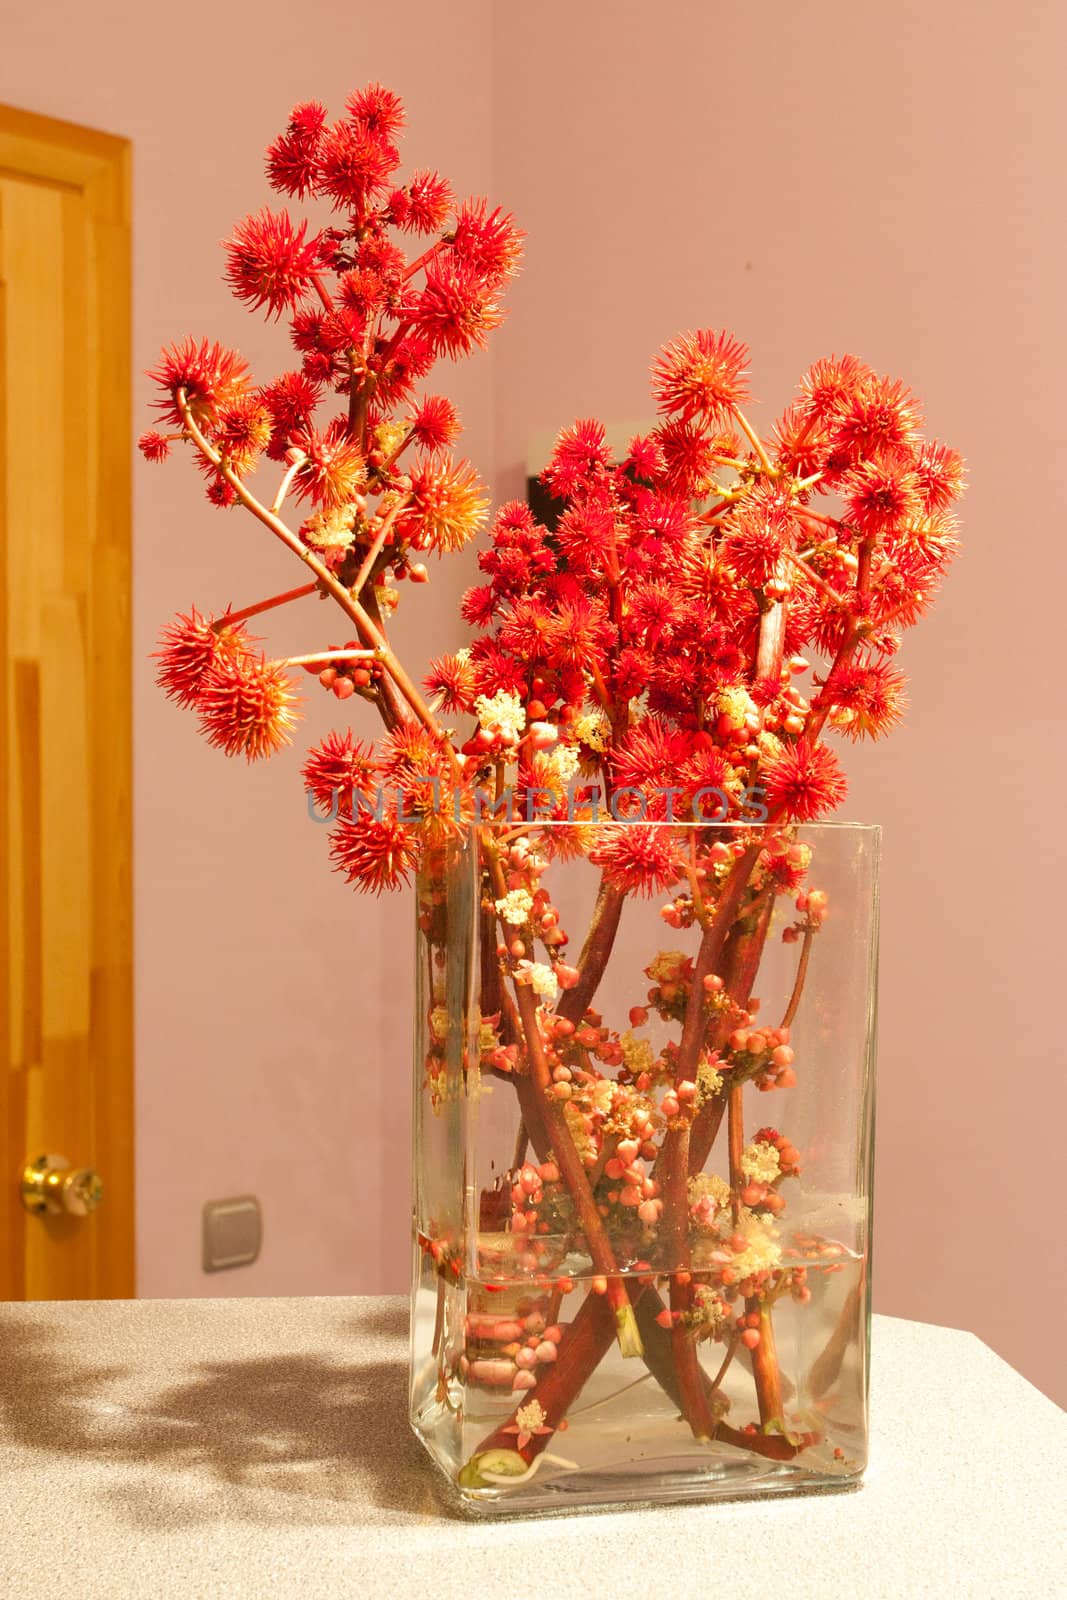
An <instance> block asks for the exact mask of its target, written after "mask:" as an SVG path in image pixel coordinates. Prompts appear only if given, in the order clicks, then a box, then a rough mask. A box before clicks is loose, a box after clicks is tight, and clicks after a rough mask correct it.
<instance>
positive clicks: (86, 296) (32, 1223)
mask: <svg viewBox="0 0 1067 1600" xmlns="http://www.w3.org/2000/svg"><path fill="white" fill-rule="evenodd" d="M0 583H2V589H3V594H2V601H0V665H2V671H3V682H2V697H0V705H2V713H3V729H2V734H0V909H2V916H0V957H2V966H0V1039H2V1040H3V1042H4V1047H5V1060H4V1062H3V1063H2V1065H3V1068H4V1070H3V1072H2V1073H0V1161H2V1162H3V1170H2V1172H0V1299H77V1298H110V1297H113V1296H124V1295H130V1294H132V1293H133V1149H132V1146H133V1138H132V1123H133V1045H132V982H131V970H132V969H131V954H132V950H131V946H132V928H131V881H130V880H131V823H130V236H129V145H128V143H127V141H125V140H123V139H117V138H113V137H112V136H110V135H108V134H101V133H95V132H93V131H91V130H89V129H87V128H79V127H75V126H73V125H71V124H68V123H62V122H55V121H52V120H51V119H50V118H45V117H37V116H31V115H29V114H27V113H25V112H20V111H13V110H8V109H6V108H3V107H0ZM45 1152H51V1153H57V1154H60V1155H64V1156H66V1157H68V1158H69V1160H70V1161H71V1163H72V1164H73V1165H75V1166H87V1167H92V1168H94V1169H95V1170H96V1171H97V1172H99V1174H100V1176H101V1178H102V1180H103V1183H104V1198H103V1201H102V1203H101V1205H100V1206H99V1208H98V1209H97V1210H96V1211H94V1212H93V1213H92V1215H90V1216H85V1217H75V1216H72V1215H68V1214H67V1213H66V1212H65V1211H64V1212H62V1213H61V1214H58V1215H54V1216H53V1215H50V1216H47V1217H40V1216H32V1215H30V1214H28V1213H27V1211H26V1210H25V1209H24V1208H23V1206H22V1204H21V1199H20V1177H21V1172H22V1167H23V1164H24V1162H25V1160H26V1159H27V1158H29V1159H31V1160H32V1159H34V1158H35V1157H37V1156H38V1155H41V1154H43V1153H45Z"/></svg>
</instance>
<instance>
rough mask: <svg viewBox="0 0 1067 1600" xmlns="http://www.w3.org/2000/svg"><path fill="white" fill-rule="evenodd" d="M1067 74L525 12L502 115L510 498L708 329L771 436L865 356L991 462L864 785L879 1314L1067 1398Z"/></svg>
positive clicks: (601, 8) (1034, 43)
mask: <svg viewBox="0 0 1067 1600" xmlns="http://www.w3.org/2000/svg"><path fill="white" fill-rule="evenodd" d="M771 19H773V30H772V29H771V27H770V21H771ZM1065 50H1067V13H1065V12H1064V10H1063V8H1062V6H1054V5H1052V4H1037V5H1031V6H1027V7H1025V8H1024V10H1023V11H1022V12H1020V10H1019V9H1018V8H1017V7H1013V6H1010V5H1008V4H1006V3H1003V0H978V3H976V4H974V5H971V6H968V7H966V8H962V9H961V8H960V7H957V6H944V5H943V6H937V5H930V4H929V3H925V0H900V3H899V4H897V5H894V6H893V7H891V8H886V7H879V6H856V5H855V4H848V3H847V0H809V3H808V4H806V5H803V6H773V7H769V8H768V7H764V8H762V9H759V10H756V9H753V8H751V7H733V8H726V7H724V6H718V5H715V6H713V5H707V4H673V5H665V6H664V5H661V6H653V7H650V6H647V5H644V4H640V5H639V4H635V3H631V0H623V3H614V4H612V5H610V6H609V5H605V4H594V5H591V6H583V7H579V6H574V5H573V4H564V3H562V0H543V3H542V4H541V5H540V6H539V7H537V9H536V11H531V10H530V9H528V8H523V9H518V8H513V7H500V8H499V9H498V12H497V17H496V40H495V62H496V100H495V115H494V135H495V140H494V143H495V151H494V162H495V181H496V187H497V189H498V190H499V192H500V193H501V194H502V195H504V196H506V198H507V201H508V204H509V205H512V206H514V208H515V209H516V211H517V212H518V214H519V215H520V216H521V218H522V220H523V223H524V225H525V226H526V227H527V228H528V229H529V232H530V235H531V237H530V241H529V250H528V257H527V271H526V274H525V276H524V277H523V279H522V280H520V282H519V284H518V286H517V288H516V291H515V296H514V302H513V306H514V310H513V315H512V319H511V321H510V323H509V324H508V326H507V327H506V328H505V329H504V330H503V331H502V333H501V335H500V337H499V342H498V345H497V353H496V365H495V370H494V380H495V388H496V460H497V464H498V468H499V469H500V473H501V480H502V487H503V488H506V489H508V490H515V489H516V488H517V487H518V484H519V481H520V476H521V473H520V464H521V463H522V461H523V460H524V457H525V453H526V446H527V442H528V440H529V438H530V436H531V435H532V434H534V433H537V432H540V431H542V430H544V429H546V428H550V427H555V426H558V425H559V424H560V423H561V422H564V421H568V420H570V419H571V418H572V417H573V416H576V415H580V416H586V415H590V414H593V415H601V416H604V417H605V418H606V419H611V418H618V419H620V420H623V421H628V420H630V419H632V418H640V417H642V416H644V415H647V413H648V402H647V388H646V369H647V361H648V358H649V357H650V356H651V354H652V353H653V351H654V350H655V349H656V347H657V345H658V344H659V343H660V342H661V341H662V340H663V339H665V338H666V337H668V336H669V335H671V334H672V333H674V332H676V331H679V330H682V329H684V328H687V327H700V326H708V325H710V326H713V327H723V326H725V327H728V328H731V329H734V330H735V331H736V332H737V333H739V334H740V335H741V336H742V337H744V338H746V339H748V340H749V341H750V342H751V344H752V348H753V355H754V369H755V374H756V384H755V389H756V393H757V394H758V395H760V396H761V397H762V398H764V399H765V401H766V405H765V406H764V407H763V408H761V410H760V415H761V416H762V417H763V418H764V419H765V420H767V421H770V420H771V419H772V418H773V416H774V415H775V411H776V409H777V408H779V407H780V406H781V404H782V403H783V402H784V400H785V398H786V397H787V395H788V394H789V393H790V391H791V387H792V385H793V384H795V382H796V380H797V378H798V377H799V375H800V373H801V372H802V371H803V370H804V368H805V367H806V366H807V364H808V363H809V362H810V361H811V360H812V359H813V358H814V357H816V356H819V355H823V354H828V353H829V352H830V351H833V350H837V351H841V350H856V351H858V352H859V353H860V354H862V355H864V356H866V357H867V358H868V359H869V360H871V361H873V362H876V363H879V364H880V365H882V366H883V368H885V369H887V370H890V371H893V372H898V371H899V372H900V373H901V374H902V375H904V376H905V377H906V378H907V379H908V380H909V381H910V382H911V383H913V384H914V385H915V386H916V387H917V389H918V390H919V392H920V393H921V394H922V395H923V396H924V397H925V399H926V401H927V403H928V412H929V416H930V417H931V418H932V419H933V422H934V425H935V426H936V429H937V430H938V432H939V433H941V435H942V436H943V437H945V438H947V439H948V440H950V441H952V442H953V443H955V444H957V445H958V446H960V447H961V448H962V449H964V450H965V452H966V453H967V455H968V457H969V460H970V465H971V491H970V494H969V497H968V499H967V501H966V502H965V506H964V510H965V515H966V524H967V526H966V533H967V552H966V557H965V559H964V560H963V561H961V563H960V565H959V567H958V569H957V570H956V571H955V572H954V573H953V574H952V576H951V579H950V582H949V585H948V587H947V589H946V592H945V594H944V597H943V599H942V601H941V603H940V604H939V606H938V608H937V610H936V612H935V613H934V615H933V616H932V617H930V618H929V619H928V620H927V622H926V623H925V624H924V625H923V626H921V627H920V628H919V629H918V630H917V632H916V633H915V634H914V635H913V636H912V638H911V639H910V640H909V642H908V645H907V647H906V658H905V665H906V666H907V668H908V669H909V670H910V671H911V673H912V675H913V680H914V681H913V704H914V707H915V709H914V710H913V712H912V714H911V717H910V721H909V725H908V727H907V728H906V729H905V730H904V731H903V732H901V733H898V734H897V735H895V736H894V738H893V740H892V742H891V743H889V744H888V745H886V746H884V747H882V748H875V749H873V750H861V751H859V752H856V753H855V758H854V759H850V762H849V766H850V771H851V772H852V776H853V789H852V798H851V802H850V805H849V811H850V813H851V815H853V816H854V817H856V818H860V819H864V820H871V821H880V822H882V823H883V824H884V827H885V861H884V879H883V881H884V925H883V926H884V938H883V962H882V1009H881V1072H880V1102H879V1126H878V1136H879V1155H878V1183H879V1188H878V1204H877V1209H878V1243H877V1269H876V1270H877V1294H876V1304H877V1305H878V1307H879V1308H880V1309H881V1310H883V1311H889V1312H894V1313H896V1314H898V1315H901V1316H908V1317H916V1318H921V1319H925V1320H928V1321H936V1322H946V1323H950V1324H952V1325H954V1326H957V1327H965V1328H970V1329H973V1330H974V1331H975V1332H977V1333H979V1334H980V1335H981V1336H982V1337H983V1338H985V1339H986V1340H988V1341H989V1343H991V1344H992V1345H993V1346H994V1347H995V1348H996V1349H997V1350H999V1351H1000V1352H1001V1353H1002V1354H1003V1355H1004V1356H1005V1357H1007V1359H1008V1360H1010V1361H1011V1362H1013V1363H1014V1364H1015V1365H1017V1366H1018V1367H1020V1368H1021V1370H1022V1371H1023V1372H1025V1373H1026V1374H1027V1375H1028V1376H1030V1377H1031V1378H1032V1379H1033V1380H1034V1381H1035V1382H1036V1383H1039V1384H1042V1385H1043V1386H1045V1387H1046V1388H1048V1389H1050V1390H1052V1389H1054V1388H1056V1387H1057V1385H1058V1386H1059V1390H1060V1393H1061V1395H1062V1394H1063V1392H1064V1391H1063V1382H1064V1372H1063V1361H1062V1348H1063V1339H1062V1331H1061V1330H1062V1321H1063V1314H1064V1312H1065V1311H1067V1298H1065V1296H1064V1293H1063V1278H1062V1274H1060V1275H1059V1281H1058V1285H1057V1284H1055V1283H1053V1282H1050V1279H1055V1278H1056V1276H1057V1273H1056V1265H1055V1264H1056V1262H1057V1261H1059V1262H1062V1260H1063V1251H1062V1245H1061V1240H1062V1223H1061V1220H1060V1215H1059V1212H1060V1198H1061V1187H1062V1171H1061V1169H1062V1165H1063V1163H1062V1161H1061V1159H1060V1156H1059V1151H1058V1139H1059V1131H1058V1130H1059V1128H1060V1127H1062V1118H1063V1113H1064V1110H1065V1105H1064V1097H1063V1088H1062V1085H1063V1079H1062V1076H1061V1072H1062V1065H1063V1049H1062V1045H1061V1044H1060V1043H1059V1040H1058V1026H1059V1024H1058V1022H1057V1021H1055V1020H1052V1021H1050V1018H1049V1011H1050V1010H1052V1011H1053V1016H1055V1011H1054V1007H1055V996H1056V995H1057V993H1059V992H1060V990H1061V988H1062V978H1061V965H1062V961H1061V951H1060V947H1061V943H1062V932H1061V928H1060V922H1059V907H1060V902H1061V900H1062V895H1061V894H1060V893H1059V887H1060V883H1061V881H1062V874H1063V871H1064V866H1065V859H1064V831H1063V829H1062V827H1061V826H1060V825H1059V812H1060V809H1061V806H1060V801H1061V798H1062V796H1061V790H1062V785H1063V779H1064V747H1063V739H1062V707H1061V701H1060V695H1061V690H1060V682H1061V677H1062V668H1061V652H1062V626H1061V625H1059V624H1058V623H1057V622H1055V621H1054V620H1053V619H1049V621H1048V622H1046V620H1045V616H1044V614H1043V608H1044V603H1045V600H1046V597H1051V596H1052V595H1054V594H1056V593H1058V592H1060V591H1061V590H1062V588H1063V585H1064V581H1065V578H1067V560H1065V554H1064V552H1065V544H1064V536H1063V527H1062V525H1063V520H1064V516H1063V499H1064V496H1063V488H1062V483H1061V481H1060V477H1059V473H1058V471H1057V467H1056V465H1054V463H1057V462H1058V458H1059V456H1060V455H1061V454H1062V449H1063V442H1062V424H1061V417H1060V410H1061V408H1060V406H1059V405H1058V403H1056V402H1055V401H1054V400H1053V397H1054V396H1056V395H1058V393H1059V391H1060V390H1061V388H1062V384H1063V374H1064V372H1065V370H1067V337H1065V332H1067V320H1065V317H1064V311H1063V284H1064V282H1065V281H1067V230H1065V229H1064V227H1063V224H1062V221H1061V219H1060V217H1059V213H1058V210H1057V209H1056V205H1055V201H1054V199H1053V197H1054V196H1057V195H1059V194H1060V192H1061V191H1062V158H1063V150H1064V146H1065V138H1067V109H1065V106H1067V102H1065V101H1064V97H1063V92H1062V88H1063V85H1062V63H1063V59H1064V53H1065ZM1009 630H1010V631H1009ZM851 754H852V753H851V752H850V755H851ZM1050 815H1051V817H1052V818H1054V819H1055V821H1054V824H1053V826H1051V827H1050V826H1049V824H1048V821H1047V820H1046V819H1047V818H1049V816H1050ZM1057 1109H1058V1113H1059V1120H1057ZM1039 1308H1040V1309H1039ZM1050 1330H1051V1331H1050ZM1065 1397H1067V1396H1065Z"/></svg>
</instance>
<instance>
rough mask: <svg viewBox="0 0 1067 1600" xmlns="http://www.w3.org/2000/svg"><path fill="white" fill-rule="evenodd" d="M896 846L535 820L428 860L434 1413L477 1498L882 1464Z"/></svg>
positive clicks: (422, 1345)
mask: <svg viewBox="0 0 1067 1600" xmlns="http://www.w3.org/2000/svg"><path fill="white" fill-rule="evenodd" d="M637 828H640V830H641V832H640V833H639V834H638V833H635V832H633V831H630V832H628V833H627V834H626V838H625V841H624V844H623V845H621V846H620V845H619V840H620V839H621V838H622V833H621V831H620V830H627V829H629V830H634V829H637ZM878 850H879V830H878V829H877V828H874V827H867V826H858V825H850V824H818V825H810V826H791V827H789V828H783V827H781V826H772V825H765V826H762V827H756V826H726V825H717V826H706V825H696V824H673V823H641V824H637V823H634V824H627V823H618V824H612V825H610V826H608V827H606V828H603V827H602V828H599V829H596V830H591V829H590V827H589V826H588V825H586V824H583V823H574V824H571V823H553V824H548V825H546V824H541V823H527V822H525V821H522V820H518V821H516V820H514V819H513V820H512V821H511V822H510V823H507V824H505V823H502V822H499V821H494V822H492V823H486V824H485V825H478V826H471V827H469V828H466V829H464V830H462V831H457V832H456V833H455V834H454V836H453V837H451V838H447V839H445V840H444V841H440V840H439V841H438V842H437V843H435V844H434V845H433V846H432V847H430V848H427V849H426V850H425V851H424V854H423V861H422V866H421V869H420V877H419V882H418V891H417V917H418V930H417V969H418V1000H417V1022H416V1049H415V1106H416V1115H415V1205H414V1211H415V1244H414V1286H413V1299H412V1322H411V1422H412V1426H413V1428H414V1430H415V1432H416V1434H417V1435H418V1437H419V1438H420V1439H421V1440H422V1441H423V1443H424V1445H425V1446H426V1448H427V1449H428V1451H429V1452H430V1454H431V1456H432V1457H433V1459H434V1461H435V1462H436V1463H437V1464H438V1466H439V1467H440V1468H441V1469H442V1470H443V1471H444V1472H445V1474H446V1475H447V1476H448V1478H449V1480H450V1481H451V1483H452V1484H453V1486H454V1490H455V1493H456V1495H457V1496H458V1497H459V1500H460V1501H461V1503H462V1504H463V1506H464V1507H465V1508H467V1509H468V1510H470V1511H472V1512H475V1513H485V1514H498V1515H499V1514H508V1513H524V1514H525V1513H530V1512H544V1511H550V1510H565V1509H570V1508H574V1507H579V1506H595V1505H601V1506H603V1505H610V1504H613V1503H631V1504H632V1503H634V1502H649V1501H660V1500H698V1499H699V1500H703V1499H712V1498H714V1497H716V1496H730V1497H737V1496H738V1495H764V1494H780V1493H788V1492H790V1491H795V1490H805V1491H809V1492H810V1491H811V1490H813V1489H835V1488H841V1487H845V1486H847V1485H849V1484H851V1483H854V1482H855V1480H856V1479H857V1478H858V1477H859V1475H860V1474H861V1473H862V1471H863V1469H864V1465H865V1463H866V1458H867V1386H868V1331H869V1303H870V1302H869V1292H870V1220H871V1217H870V1206H871V1167H872V1127H873V1122H872V1113H873V1071H874V1024H875V981H876V956H877V892H876V891H877V868H878ZM627 861H628V862H630V863H631V865H632V863H633V862H634V861H638V862H647V863H648V866H647V870H643V871H636V870H633V871H631V873H630V876H629V877H627V876H626V873H625V872H624V871H623V866H622V865H620V863H625V862H627ZM665 863H666V865H665ZM648 891H651V892H648Z"/></svg>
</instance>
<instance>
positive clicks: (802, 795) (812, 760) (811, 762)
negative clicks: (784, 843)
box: [761, 739, 848, 822]
mask: <svg viewBox="0 0 1067 1600" xmlns="http://www.w3.org/2000/svg"><path fill="white" fill-rule="evenodd" d="M761 782H762V787H763V789H764V792H765V794H766V798H767V806H768V808H769V810H770V813H771V816H772V817H785V818H787V819H788V820H789V821H790V822H813V821H814V820H815V818H816V817H819V816H822V814H823V813H824V812H825V811H832V810H833V809H834V807H835V806H839V805H840V804H841V802H842V801H843V800H844V798H845V796H846V794H847V793H848V782H847V780H846V778H845V774H844V771H843V770H842V767H841V763H840V761H839V760H838V758H837V756H836V755H835V754H834V752H833V751H832V750H828V749H827V747H826V745H824V744H810V743H809V742H808V741H807V740H805V739H801V740H799V741H798V743H797V744H795V745H791V746H788V747H787V748H785V749H783V750H782V751H781V752H780V754H778V755H776V756H773V757H772V758H771V760H770V761H768V762H767V764H766V766H765V767H764V769H763V776H762V780H761Z"/></svg>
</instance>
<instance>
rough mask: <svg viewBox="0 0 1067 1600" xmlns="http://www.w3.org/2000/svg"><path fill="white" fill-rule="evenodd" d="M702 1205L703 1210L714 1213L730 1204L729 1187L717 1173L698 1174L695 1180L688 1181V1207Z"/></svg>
mask: <svg viewBox="0 0 1067 1600" xmlns="http://www.w3.org/2000/svg"><path fill="white" fill-rule="evenodd" d="M702 1202H703V1203H704V1205H705V1208H706V1209H707V1210H708V1211H709V1212H711V1213H714V1212H716V1211H721V1210H722V1208H723V1207H724V1206H728V1205H729V1204H730V1185H729V1184H728V1183H727V1181H726V1179H725V1178H720V1177H719V1174H718V1173H717V1172H700V1173H698V1174H697V1176H696V1177H695V1178H690V1180H689V1207H690V1210H692V1209H693V1208H694V1207H697V1206H700V1205H701V1203H702Z"/></svg>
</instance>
